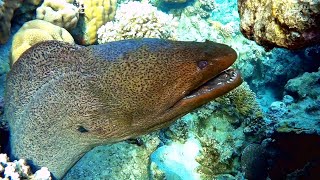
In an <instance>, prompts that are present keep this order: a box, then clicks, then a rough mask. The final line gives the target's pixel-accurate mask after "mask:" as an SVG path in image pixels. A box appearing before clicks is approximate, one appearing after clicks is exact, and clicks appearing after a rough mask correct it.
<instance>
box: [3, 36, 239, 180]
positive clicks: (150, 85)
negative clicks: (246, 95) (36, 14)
mask: <svg viewBox="0 0 320 180" xmlns="http://www.w3.org/2000/svg"><path fill="white" fill-rule="evenodd" d="M235 59H236V54H235V52H234V50H232V49H231V48H229V47H228V46H226V45H222V44H217V43H213V42H205V43H195V42H173V41H165V40H159V39H140V40H128V41H120V42H114V43H109V44H107V45H97V46H90V47H80V46H73V45H69V44H66V43H63V42H58V41H47V42H43V43H40V44H37V45H35V46H33V47H32V48H30V49H29V50H28V51H26V52H25V53H24V54H23V55H22V56H21V57H20V59H19V60H18V61H17V62H16V63H15V64H14V65H13V67H12V70H11V71H10V72H9V74H8V76H7V86H6V95H5V101H6V105H5V118H6V119H7V120H8V122H9V125H10V131H11V142H10V143H11V151H12V154H13V155H14V156H15V158H26V159H28V160H29V161H31V162H32V163H33V164H34V165H36V166H46V167H48V168H49V170H50V171H51V172H52V173H53V175H54V176H55V177H56V178H58V179H60V178H62V177H63V175H64V174H65V173H66V172H67V171H68V169H70V167H72V166H73V164H74V163H75V162H77V161H78V160H79V159H80V158H81V156H82V155H83V154H84V153H86V152H87V151H89V150H90V149H91V148H93V147H95V146H97V145H100V144H105V143H112V142H117V141H121V140H124V139H128V138H133V137H137V136H139V135H142V134H146V133H149V132H150V131H152V130H156V129H160V128H163V127H165V126H168V125H169V124H170V123H171V122H173V121H174V120H175V119H176V118H177V117H180V116H182V115H184V114H186V113H187V112H188V111H190V110H192V109H194V108H196V107H198V106H200V105H201V104H203V103H204V102H203V101H201V103H199V102H197V101H196V100H195V101H193V102H194V103H188V104H187V105H184V106H179V105H176V103H177V102H178V101H179V100H181V99H182V98H183V97H184V96H186V95H187V94H188V93H189V92H190V91H191V90H193V89H195V88H197V87H198V86H200V85H201V84H203V83H204V82H206V81H207V80H208V79H211V78H212V77H214V76H216V75H217V74H219V73H220V72H221V71H222V70H224V69H226V68H227V67H229V66H230V65H231V64H232V63H233V62H234V60H235ZM203 60H205V61H206V62H208V65H207V67H205V68H204V69H200V68H199V67H198V64H197V63H198V62H199V61H203ZM236 86H237V85H233V86H232V87H231V89H232V88H234V87H236ZM228 91H229V90H228ZM223 93H225V92H223ZM212 98H213V97H212ZM212 98H211V99H212ZM209 100H210V99H208V100H206V102H207V101H209Z"/></svg>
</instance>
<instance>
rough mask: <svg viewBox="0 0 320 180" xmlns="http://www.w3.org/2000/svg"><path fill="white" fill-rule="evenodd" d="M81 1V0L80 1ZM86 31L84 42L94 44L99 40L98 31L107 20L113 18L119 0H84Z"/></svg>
mask: <svg viewBox="0 0 320 180" xmlns="http://www.w3.org/2000/svg"><path fill="white" fill-rule="evenodd" d="M80 3H81V2H80ZM82 3H83V6H84V14H85V19H84V26H85V28H84V32H83V38H82V41H81V42H82V44H86V45H89V44H93V43H95V42H96V41H97V31H98V29H99V28H100V27H101V26H102V25H104V24H105V23H106V22H108V21H111V20H113V18H114V15H115V12H116V7H117V0H84V1H83V2H82Z"/></svg>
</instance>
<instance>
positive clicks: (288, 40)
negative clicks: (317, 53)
mask: <svg viewBox="0 0 320 180" xmlns="http://www.w3.org/2000/svg"><path fill="white" fill-rule="evenodd" d="M238 9H239V14H240V18H241V31H242V33H243V34H244V35H245V36H246V37H247V38H249V39H252V40H255V41H256V42H257V43H258V44H260V45H262V46H264V47H266V48H273V47H275V46H280V47H285V48H289V49H297V48H302V47H305V46H308V45H310V44H315V43H319V42H320V31H319V28H320V2H319V1H318V0H300V1H298V0H292V1H287V0H266V1H260V0H238Z"/></svg>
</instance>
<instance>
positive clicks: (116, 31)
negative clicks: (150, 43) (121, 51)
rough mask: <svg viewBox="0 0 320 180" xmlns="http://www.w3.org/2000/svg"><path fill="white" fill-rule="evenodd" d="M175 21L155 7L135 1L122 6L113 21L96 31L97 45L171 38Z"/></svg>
mask: <svg viewBox="0 0 320 180" xmlns="http://www.w3.org/2000/svg"><path fill="white" fill-rule="evenodd" d="M175 24H176V21H175V20H174V19H173V17H172V16H170V15H167V14H165V13H163V12H161V11H158V10H157V8H156V7H154V6H152V5H150V4H147V3H140V2H137V1H134V2H129V3H127V4H123V5H121V6H120V7H119V9H118V10H117V12H116V16H115V19H114V21H112V22H108V23H107V24H105V25H103V26H102V27H101V28H100V29H99V30H98V43H99V44H103V43H106V42H110V41H116V40H122V39H129V38H143V37H145V38H147V37H148V38H173V32H172V29H174V27H175Z"/></svg>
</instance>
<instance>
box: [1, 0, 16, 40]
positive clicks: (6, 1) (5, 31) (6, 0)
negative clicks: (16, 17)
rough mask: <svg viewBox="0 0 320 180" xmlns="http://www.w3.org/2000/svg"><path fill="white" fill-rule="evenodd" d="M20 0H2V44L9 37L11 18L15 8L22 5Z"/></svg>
mask: <svg viewBox="0 0 320 180" xmlns="http://www.w3.org/2000/svg"><path fill="white" fill-rule="evenodd" d="M20 5H21V1H20V0H0V19H1V21H0V44H4V43H6V42H7V40H8V39H9V35H10V30H11V19H12V17H13V13H14V10H15V9H17V8H18V7H20Z"/></svg>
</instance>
